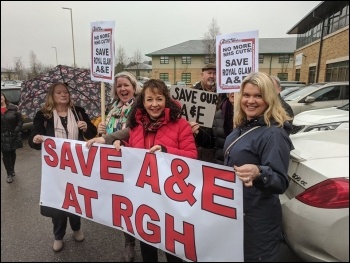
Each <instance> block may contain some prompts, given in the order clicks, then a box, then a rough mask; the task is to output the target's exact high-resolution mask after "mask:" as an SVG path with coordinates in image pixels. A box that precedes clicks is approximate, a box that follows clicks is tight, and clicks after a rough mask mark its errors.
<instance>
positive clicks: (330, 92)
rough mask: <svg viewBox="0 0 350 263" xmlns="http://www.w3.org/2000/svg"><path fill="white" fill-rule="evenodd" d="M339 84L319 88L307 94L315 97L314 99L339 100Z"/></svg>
mask: <svg viewBox="0 0 350 263" xmlns="http://www.w3.org/2000/svg"><path fill="white" fill-rule="evenodd" d="M339 95H340V86H330V87H327V88H323V89H320V90H318V91H316V92H314V93H312V94H310V95H309V96H312V97H314V98H315V101H329V100H339Z"/></svg>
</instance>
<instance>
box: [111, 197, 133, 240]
mask: <svg viewBox="0 0 350 263" xmlns="http://www.w3.org/2000/svg"><path fill="white" fill-rule="evenodd" d="M122 205H124V206H125V208H123V207H122ZM133 211H134V207H133V205H132V202H131V201H130V199H128V198H126V197H125V196H121V195H112V217H113V225H114V226H118V227H122V217H123V218H124V221H125V224H126V229H127V230H128V231H129V232H130V233H133V234H134V229H133V227H132V223H131V220H130V217H131V216H132V214H133Z"/></svg>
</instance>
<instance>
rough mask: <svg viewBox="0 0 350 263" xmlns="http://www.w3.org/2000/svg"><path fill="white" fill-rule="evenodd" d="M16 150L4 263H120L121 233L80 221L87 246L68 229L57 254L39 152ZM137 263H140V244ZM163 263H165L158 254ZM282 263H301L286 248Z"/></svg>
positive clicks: (5, 201)
mask: <svg viewBox="0 0 350 263" xmlns="http://www.w3.org/2000/svg"><path fill="white" fill-rule="evenodd" d="M23 140H24V147H23V148H22V149H18V150H17V162H16V167H15V171H16V176H15V177H14V180H13V183H11V184H8V183H7V182H6V177H7V174H6V170H5V167H4V165H3V163H2V162H1V262H21V261H24V262H34V261H35V262H118V261H122V258H121V254H122V250H123V246H124V236H123V233H122V232H121V231H118V230H116V229H113V228H110V227H107V226H104V225H101V224H98V223H95V222H93V221H90V220H87V219H84V218H82V230H83V232H84V234H85V240H84V241H83V242H76V241H75V240H74V239H73V237H72V230H71V229H70V227H69V223H68V227H67V232H66V236H65V237H64V242H65V245H64V248H63V250H62V251H61V252H58V253H56V252H54V251H53V250H52V244H53V241H54V236H53V234H52V223H51V219H50V218H48V217H44V216H41V215H40V211H39V199H40V181H41V152H40V151H37V150H34V149H31V148H30V147H29V145H28V143H27V136H23ZM135 262H142V258H141V253H140V246H139V242H136V258H135ZM159 262H166V258H165V256H164V252H162V251H159ZM279 262H302V261H301V260H300V259H298V258H297V257H296V256H295V255H294V254H293V253H292V252H291V251H290V250H289V249H288V247H286V246H285V245H283V247H282V249H281V253H280V259H279Z"/></svg>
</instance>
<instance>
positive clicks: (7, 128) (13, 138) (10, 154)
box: [1, 92, 23, 183]
mask: <svg viewBox="0 0 350 263" xmlns="http://www.w3.org/2000/svg"><path fill="white" fill-rule="evenodd" d="M22 126H23V120H22V116H21V114H20V113H19V112H18V109H17V106H16V105H14V104H12V103H10V102H9V101H8V99H7V98H6V96H5V94H4V93H2V92H1V153H2V161H3V163H4V166H5V169H6V172H7V182H8V183H12V181H13V177H14V176H15V175H16V174H15V163H16V149H18V148H22V147H23V144H22V138H21V135H20V131H21V129H22Z"/></svg>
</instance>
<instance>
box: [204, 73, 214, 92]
mask: <svg viewBox="0 0 350 263" xmlns="http://www.w3.org/2000/svg"><path fill="white" fill-rule="evenodd" d="M215 80H216V70H215V69H207V70H204V71H203V72H202V86H204V87H203V88H204V89H209V87H214V86H215Z"/></svg>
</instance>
